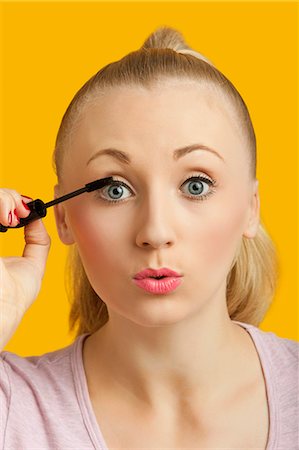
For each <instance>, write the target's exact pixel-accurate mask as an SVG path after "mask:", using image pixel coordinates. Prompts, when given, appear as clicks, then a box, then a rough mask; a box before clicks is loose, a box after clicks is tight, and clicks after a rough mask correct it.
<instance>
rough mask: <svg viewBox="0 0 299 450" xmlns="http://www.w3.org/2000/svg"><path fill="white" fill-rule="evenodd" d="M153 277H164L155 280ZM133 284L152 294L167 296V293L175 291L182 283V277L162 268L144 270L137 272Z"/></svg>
mask: <svg viewBox="0 0 299 450" xmlns="http://www.w3.org/2000/svg"><path fill="white" fill-rule="evenodd" d="M154 277H164V278H161V279H155V278H154ZM133 282H134V283H135V284H136V285H137V286H139V287H140V288H142V289H144V290H145V291H147V292H150V293H152V294H167V293H168V292H171V291H173V290H174V289H176V288H177V287H178V286H179V285H180V284H181V282H182V275H180V274H179V273H177V272H175V271H174V270H171V269H167V268H162V269H158V270H155V269H150V268H149V269H145V270H142V271H141V272H138V273H137V274H136V275H135V276H134V278H133Z"/></svg>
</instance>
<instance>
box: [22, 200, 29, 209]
mask: <svg viewBox="0 0 299 450" xmlns="http://www.w3.org/2000/svg"><path fill="white" fill-rule="evenodd" d="M27 198H28V197H27ZM22 203H23V206H24V208H25V209H27V210H28V211H30V208H29V206H27V205H26V203H25V202H24V201H23V200H22Z"/></svg>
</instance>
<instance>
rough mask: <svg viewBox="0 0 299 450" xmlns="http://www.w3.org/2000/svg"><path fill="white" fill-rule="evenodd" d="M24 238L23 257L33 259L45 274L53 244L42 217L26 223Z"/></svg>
mask: <svg viewBox="0 0 299 450" xmlns="http://www.w3.org/2000/svg"><path fill="white" fill-rule="evenodd" d="M24 239H25V242H26V244H25V247H24V251H23V257H24V258H27V259H29V260H31V262H33V263H34V265H35V266H36V267H37V269H38V270H39V271H41V273H42V276H43V273H44V271H45V266H46V261H47V257H48V253H49V250H50V246H51V238H50V236H49V234H48V232H47V230H46V228H45V226H44V224H43V221H42V220H41V219H38V220H34V221H33V222H30V223H29V224H28V225H25V227H24Z"/></svg>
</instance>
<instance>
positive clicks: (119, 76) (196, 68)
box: [53, 27, 278, 336]
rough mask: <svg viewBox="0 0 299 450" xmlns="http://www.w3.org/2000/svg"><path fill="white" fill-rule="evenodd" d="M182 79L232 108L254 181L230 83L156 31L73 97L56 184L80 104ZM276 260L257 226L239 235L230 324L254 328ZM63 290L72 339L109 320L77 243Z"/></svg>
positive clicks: (250, 144)
mask: <svg viewBox="0 0 299 450" xmlns="http://www.w3.org/2000/svg"><path fill="white" fill-rule="evenodd" d="M171 78H173V79H185V80H191V81H196V82H198V83H201V84H202V85H203V86H204V87H206V88H210V89H213V90H214V91H215V92H216V93H217V95H218V96H220V97H221V99H223V100H225V101H226V102H227V103H228V104H229V105H230V106H231V110H232V114H233V115H234V120H235V122H236V123H237V126H238V128H239V130H240V131H241V133H242V136H243V137H244V142H246V146H247V148H248V161H249V172H250V176H251V177H252V179H254V178H255V177H256V138H255V133H254V129H253V125H252V122H251V119H250V115H249V112H248V110H247V107H246V105H245V103H244V101H243V99H242V97H241V95H240V94H239V92H238V91H237V89H236V88H235V87H234V85H233V84H232V83H231V82H230V81H229V80H228V79H227V78H226V77H225V76H224V75H223V74H222V73H221V72H220V71H219V70H218V69H216V67H215V66H214V64H213V63H212V62H211V61H209V60H208V59H207V58H206V57H205V56H204V55H202V54H200V53H198V52H197V51H195V50H193V49H192V48H190V47H189V46H188V45H187V44H186V42H185V40H184V38H183V37H182V35H181V33H179V32H178V31H177V30H174V29H172V28H169V27H160V28H158V29H157V30H156V31H155V32H154V33H152V34H151V35H150V36H149V37H148V38H147V39H146V41H145V42H144V43H143V45H142V46H141V48H140V49H139V50H137V51H134V52H131V53H129V54H128V55H126V56H125V57H123V58H122V59H120V60H119V61H115V62H113V63H111V64H108V65H107V66H105V67H103V68H102V69H101V70H99V71H98V72H97V73H96V74H95V75H94V76H92V77H91V78H90V79H89V80H88V81H87V82H86V83H85V84H84V85H83V86H82V87H81V89H79V91H78V92H77V93H76V94H75V96H74V98H73V99H72V101H71V103H70V105H69V106H68V108H67V110H66V112H65V114H64V116H63V118H62V121H61V125H60V128H59V131H58V134H57V139H56V144H55V150H54V154H53V166H54V170H55V172H56V175H57V177H58V182H59V181H60V180H61V179H62V176H63V171H62V168H63V159H64V157H65V153H66V149H67V142H68V141H67V140H68V139H69V137H70V134H71V132H72V130H73V129H74V125H75V123H76V121H77V120H78V118H79V117H80V114H83V113H84V106H86V105H88V104H89V102H91V101H94V100H95V98H96V96H97V94H99V93H101V92H104V91H105V90H106V89H109V88H113V87H115V86H120V85H125V86H128V85H131V86H136V85H139V86H143V87H149V86H152V85H155V84H157V83H159V82H160V81H162V80H164V79H165V80H169V79H171ZM277 272H278V259H277V254H276V249H275V246H274V243H273V242H272V240H271V238H270V236H269V235H268V234H267V232H266V230H265V228H264V226H263V225H262V223H260V224H259V228H258V232H257V234H256V236H255V237H254V238H251V239H248V238H245V237H244V236H243V237H242V242H241V245H240V248H239V252H238V254H237V255H235V258H234V260H233V261H232V265H231V269H230V271H229V273H228V276H227V288H226V301H227V307H228V313H229V316H230V318H231V319H232V320H236V321H240V322H246V323H250V324H252V325H255V326H258V325H259V324H260V322H261V321H262V320H263V318H264V316H265V314H266V312H267V310H268V308H269V306H270V304H271V302H272V298H273V295H274V292H275V289H276V282H277ZM66 274H67V291H68V295H69V298H70V303H71V310H70V316H69V325H70V332H71V331H72V330H74V329H75V328H77V330H76V336H79V335H81V334H83V333H93V332H95V331H96V330H98V329H99V328H100V327H102V326H103V325H104V324H105V323H106V322H107V321H108V320H109V316H108V310H107V307H106V304H105V303H104V302H103V301H102V300H101V298H100V297H99V296H98V295H97V294H96V292H95V291H94V289H93V288H92V286H91V284H90V283H89V280H88V278H87V276H86V273H85V270H84V267H83V265H82V262H81V259H80V256H79V253H78V249H77V247H76V244H74V245H72V246H71V247H70V250H69V255H68V260H67V264H66Z"/></svg>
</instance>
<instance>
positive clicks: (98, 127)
mask: <svg viewBox="0 0 299 450" xmlns="http://www.w3.org/2000/svg"><path fill="white" fill-rule="evenodd" d="M73 135H74V136H73V137H74V138H75V139H73V145H72V148H73V150H74V147H78V148H80V149H84V152H83V155H82V156H83V157H85V159H88V158H89V157H90V156H91V155H92V153H93V152H94V151H96V150H98V149H100V148H101V147H116V148H120V149H123V150H125V151H128V152H133V153H134V152H136V151H137V152H139V153H140V152H141V151H143V152H145V153H146V152H147V150H148V151H149V152H150V153H151V154H153V153H155V151H156V152H160V153H159V156H160V157H161V156H162V155H161V150H162V149H166V150H167V149H169V151H170V152H171V153H172V150H173V149H175V148H179V147H183V146H186V145H190V144H193V143H195V142H200V143H202V144H205V145H207V146H211V147H215V148H216V149H217V150H218V152H219V153H222V155H223V156H224V157H225V155H226V156H229V155H230V154H231V155H230V156H233V152H234V151H235V150H236V149H237V148H240V147H241V146H244V139H243V136H242V134H241V133H240V129H239V127H238V123H237V119H236V117H235V113H234V111H233V108H232V106H231V105H230V104H229V102H228V101H227V100H226V99H225V98H224V97H223V95H221V93H219V92H216V91H215V90H213V89H212V88H210V87H207V86H206V85H199V83H198V82H192V81H181V80H171V81H169V80H168V81H167V82H163V83H159V84H156V85H154V86H152V87H149V88H148V87H141V86H120V87H115V88H109V89H108V90H105V92H103V93H101V94H97V95H94V97H93V98H92V99H91V100H90V101H88V102H87V103H86V104H85V105H84V107H83V108H82V110H81V114H80V117H79V119H78V121H77V123H76V125H75V127H74V133H73ZM81 153H82V152H81ZM157 156H158V154H157Z"/></svg>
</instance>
